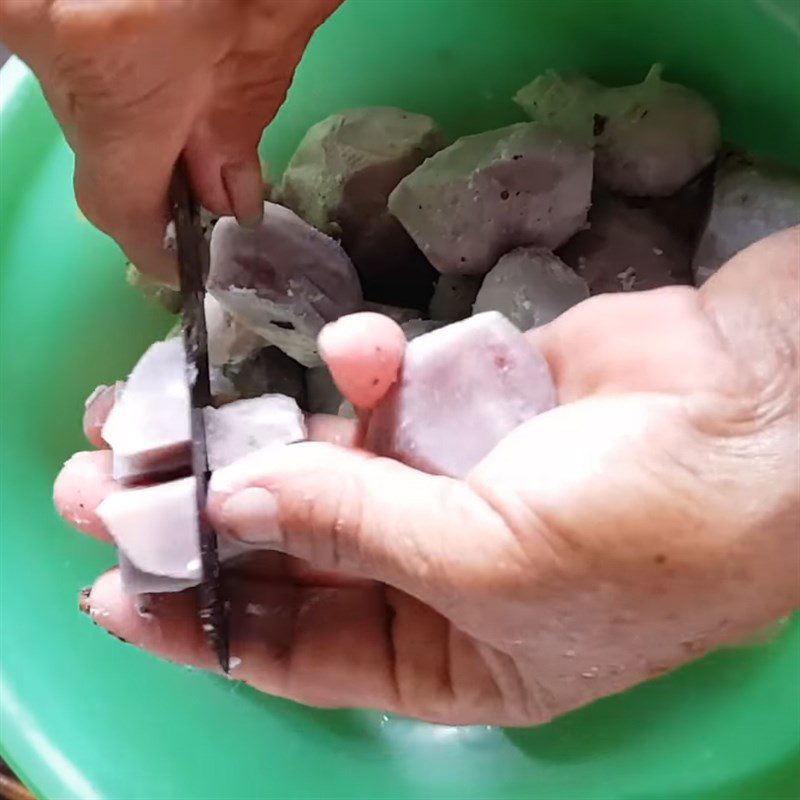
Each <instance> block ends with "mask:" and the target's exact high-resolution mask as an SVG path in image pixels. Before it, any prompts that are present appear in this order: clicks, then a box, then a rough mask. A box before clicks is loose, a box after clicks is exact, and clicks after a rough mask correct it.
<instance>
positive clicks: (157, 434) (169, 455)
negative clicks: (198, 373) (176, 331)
mask: <svg viewBox="0 0 800 800" xmlns="http://www.w3.org/2000/svg"><path fill="white" fill-rule="evenodd" d="M189 408H190V400H189V388H188V383H187V373H186V359H185V356H184V351H183V342H182V341H181V339H180V338H173V339H168V340H167V341H164V342H155V343H154V344H152V345H150V347H149V348H148V349H147V350H146V351H145V353H144V355H143V356H142V357H141V358H140V359H139V361H138V363H137V364H136V366H135V367H134V368H133V371H132V372H131V374H130V377H129V378H128V380H127V381H126V383H125V386H124V388H123V390H122V392H121V394H120V396H119V397H118V398H117V399H116V400H115V403H114V407H113V408H112V409H111V412H110V413H109V415H108V418H107V419H106V422H105V424H104V425H103V431H102V436H103V440H104V441H105V442H106V443H107V444H108V446H109V447H110V448H111V450H112V451H113V475H114V478H115V479H116V480H119V481H122V482H123V483H129V482H134V481H139V480H145V479H147V480H151V479H153V478H156V477H159V476H163V475H167V474H170V473H173V472H175V471H177V470H180V469H182V468H184V467H185V466H187V465H188V463H189V460H190V451H189V439H190V430H189Z"/></svg>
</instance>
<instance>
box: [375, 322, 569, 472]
mask: <svg viewBox="0 0 800 800" xmlns="http://www.w3.org/2000/svg"><path fill="white" fill-rule="evenodd" d="M555 404H556V392H555V387H554V386H553V380H552V378H551V376H550V370H549V368H548V366H547V363H546V362H545V360H544V358H543V357H542V356H541V354H540V353H539V351H538V350H536V348H535V347H534V346H533V345H532V344H531V343H530V342H529V341H528V340H527V339H526V338H525V336H524V335H523V334H522V333H520V332H519V331H518V330H517V328H515V327H514V326H513V325H512V324H511V323H510V322H509V321H508V320H507V319H505V318H504V317H503V316H502V315H501V314H498V313H496V312H488V313H485V314H478V315H477V316H475V317H471V318H470V319H466V320H463V321H462V322H455V323H453V324H452V325H448V326H446V327H444V328H441V329H440V330H437V331H434V332H433V333H429V334H427V335H425V336H419V337H418V338H416V339H414V340H413V341H412V342H410V343H409V345H408V347H407V348H406V353H405V358H404V361H403V370H402V374H401V377H400V379H399V381H398V382H397V383H396V384H395V385H394V386H393V387H392V388H391V389H390V390H389V392H388V394H387V395H386V397H385V398H384V400H383V401H381V403H380V404H379V405H378V407H377V408H376V409H375V410H374V411H373V412H372V414H371V416H370V420H369V423H368V427H367V431H366V435H365V441H364V446H365V448H366V449H368V450H372V451H373V452H375V453H378V454H379V455H384V456H389V457H391V458H396V459H398V460H400V461H403V462H404V463H406V464H408V465H410V466H412V467H415V468H416V469H420V470H423V471H424V472H430V473H433V474H437V475H449V476H452V477H457V478H460V477H464V476H465V475H466V474H467V473H468V472H469V471H470V470H471V469H472V468H473V467H474V466H475V465H476V464H477V463H478V462H479V461H480V460H481V459H482V458H483V457H484V456H486V455H487V454H488V453H489V451H490V450H492V448H493V447H494V446H495V445H496V444H497V443H498V442H499V441H500V440H501V439H502V438H503V437H504V436H506V435H507V434H508V433H510V432H511V431H512V430H514V428H516V427H518V426H519V425H521V424H522V423H523V422H525V421H526V420H528V419H530V418H532V417H534V416H536V415H537V414H540V413H542V412H543V411H547V410H548V409H550V408H552V407H553V406H554V405H555Z"/></svg>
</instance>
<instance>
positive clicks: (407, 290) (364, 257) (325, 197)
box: [280, 107, 445, 308]
mask: <svg viewBox="0 0 800 800" xmlns="http://www.w3.org/2000/svg"><path fill="white" fill-rule="evenodd" d="M444 144H445V140H444V137H443V135H442V134H441V132H440V131H439V129H438V127H437V125H436V123H435V122H434V121H433V120H432V119H431V118H430V117H426V116H424V115H422V114H412V113H410V112H408V111H403V110H402V109H399V108H380V107H375V108H357V109H352V110H350V111H344V112H342V113H341V114H334V115H332V116H330V117H328V118H327V119H324V120H323V121H322V122H319V123H317V124H316V125H314V126H313V127H312V128H311V129H310V130H309V131H308V132H307V133H306V135H305V137H304V138H303V141H302V142H301V143H300V145H299V147H298V148H297V151H296V152H295V154H294V155H293V156H292V159H291V161H290V162H289V166H288V167H287V168H286V172H285V173H284V175H283V182H282V184H281V189H280V196H281V201H282V202H283V203H284V205H286V206H288V207H289V208H291V209H292V210H293V211H296V212H297V213H298V214H299V215H300V216H301V217H303V219H305V220H306V221H307V222H309V223H311V224H312V225H313V226H314V227H315V228H318V229H319V230H321V231H323V232H325V233H327V234H329V235H331V236H334V237H336V238H339V239H340V240H341V242H342V246H343V247H344V249H345V250H346V252H347V253H348V255H349V256H350V258H351V259H352V261H353V264H354V265H355V268H356V270H357V271H358V274H359V278H360V279H361V285H362V287H363V290H364V296H365V297H367V298H368V299H370V300H374V301H378V302H383V303H397V304H402V305H412V306H417V307H418V308H424V306H425V305H426V304H427V301H428V299H429V298H430V295H431V291H432V289H433V283H434V280H435V277H436V272H435V270H434V269H433V268H432V267H431V266H430V264H429V263H428V262H427V260H426V259H425V258H424V256H422V254H421V253H420V252H419V250H418V248H417V247H416V245H415V244H414V243H413V241H412V240H411V239H410V238H409V236H408V234H407V233H406V232H405V230H404V229H403V227H402V226H401V225H400V224H399V223H398V222H397V220H396V219H395V218H394V217H393V216H392V215H391V214H389V212H388V211H387V208H386V200H387V198H388V196H389V193H390V192H391V191H392V189H394V187H395V186H396V185H397V183H398V182H399V181H400V179H401V178H404V177H405V176H406V175H408V173H409V172H411V171H412V170H413V169H414V168H415V167H417V166H418V165H419V164H421V163H422V161H423V160H424V159H425V158H427V157H428V156H430V155H432V154H433V153H435V152H436V151H437V150H439V149H440V148H441V147H443V146H444Z"/></svg>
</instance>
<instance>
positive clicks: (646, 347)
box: [56, 228, 800, 725]
mask: <svg viewBox="0 0 800 800" xmlns="http://www.w3.org/2000/svg"><path fill="white" fill-rule="evenodd" d="M799 253H800V228H795V229H791V230H789V231H784V232H782V233H779V234H777V235H775V236H772V237H770V238H769V239H767V240H765V241H763V242H761V243H759V244H758V245H755V246H753V247H751V248H749V249H748V250H746V251H744V252H743V253H742V254H740V255H739V256H737V257H736V258H734V259H733V260H732V261H731V262H730V263H729V264H728V265H727V266H726V267H725V268H724V269H723V270H721V271H720V272H719V273H718V274H717V275H716V276H715V277H714V278H713V279H712V280H710V281H709V282H708V283H707V284H706V285H705V286H704V287H703V288H702V289H701V290H699V291H696V290H693V289H689V288H685V287H670V288H665V289H659V290H655V291H651V292H646V293H637V294H626V295H607V296H601V297H597V298H593V299H591V300H589V301H586V302H585V303H582V304H581V305H580V306H577V307H575V308H574V309H572V310H571V311H569V312H567V313H566V314H564V315H563V316H562V317H560V318H559V319H558V320H556V321H555V322H553V323H551V324H550V325H548V326H546V327H544V328H541V329H537V330H535V331H532V332H531V333H530V334H529V335H530V336H531V338H532V339H533V340H534V341H535V343H536V344H537V345H538V346H539V347H540V348H541V349H542V352H543V353H544V354H545V356H546V358H547V360H548V362H549V364H550V366H551V369H552V372H553V375H554V378H555V381H556V385H557V388H558V392H559V400H560V403H561V405H560V406H559V407H557V408H555V409H553V410H551V411H549V412H547V413H545V414H542V415H540V416H539V417H536V418H534V419H533V420H531V421H529V422H528V423H526V424H524V425H523V426H521V427H520V428H518V429H517V430H515V431H514V432H513V433H512V434H511V435H509V436H508V437H506V438H505V439H504V440H503V441H502V442H501V443H500V444H499V445H498V446H497V447H496V448H495V449H494V450H493V451H492V452H491V453H490V454H489V455H488V456H487V457H486V458H485V459H484V460H483V461H482V462H481V463H480V464H479V465H478V466H477V467H476V468H475V469H474V470H473V471H472V472H471V473H470V475H469V476H468V477H467V479H466V480H464V481H459V480H454V479H450V478H442V477H437V476H431V475H426V474H423V473H420V472H417V471H415V470H412V469H410V468H408V467H406V466H404V465H402V464H399V463H397V462H394V461H391V460H388V459H383V458H378V457H375V456H372V455H370V454H368V453H365V452H363V451H360V450H358V449H355V448H352V447H347V446H346V445H347V444H348V443H352V441H354V440H355V436H356V433H355V432H354V431H352V430H351V431H350V432H343V431H342V429H341V428H340V427H339V428H337V433H336V436H338V437H340V441H341V444H340V445H338V446H337V445H333V444H330V443H329V442H325V441H323V442H320V441H317V442H309V443H304V444H297V445H292V446H291V447H287V448H285V449H282V450H280V451H278V452H274V451H273V452H263V453H259V454H255V455H254V456H252V457H250V458H248V459H245V460H242V461H241V462H239V463H237V464H235V465H232V466H231V467H229V468H228V469H227V470H222V471H220V472H218V473H216V474H215V476H214V478H213V480H212V489H213V490H214V491H213V492H212V495H211V498H210V501H209V511H210V515H211V518H212V521H213V523H214V524H215V526H216V527H217V528H218V529H219V530H222V531H225V532H226V533H228V534H229V535H233V536H238V537H241V538H243V539H246V540H248V541H250V542H254V543H257V544H260V545H261V546H263V547H264V548H267V549H268V550H269V551H271V552H270V553H268V554H262V555H261V558H263V559H265V562H264V563H262V564H260V565H259V566H258V567H257V569H256V571H252V569H251V571H249V572H248V571H247V568H246V567H244V568H242V569H240V570H238V571H231V572H229V574H228V575H227V577H226V590H227V592H228V597H230V600H231V615H232V626H231V631H232V641H231V652H232V654H233V655H234V656H235V657H236V658H238V659H241V663H239V664H238V666H236V668H235V669H234V671H233V673H232V677H234V678H239V679H242V680H244V681H246V682H247V683H249V684H251V685H253V686H255V687H256V688H258V689H261V690H262V691H265V692H268V693H270V694H276V695H281V696H285V697H289V698H293V699H295V700H298V701H300V702H303V703H309V704H312V705H318V706H356V707H369V708H379V709H383V710H387V711H393V712H397V713H402V714H406V715H410V716H414V717H419V718H422V719H427V720H433V721H438V722H447V723H451V724H464V723H496V724H506V725H526V724H532V723H539V722H543V721H546V720H548V719H550V718H552V717H554V716H557V715H558V714H562V713H564V712H566V711H568V710H570V709H573V708H576V707H578V706H581V705H583V704H585V703H588V702H590V701H591V700H593V699H595V698H598V697H601V696H604V695H608V694H612V693H615V692H618V691H621V690H623V689H625V688H627V687H630V686H632V685H634V684H636V683H638V682H641V681H643V680H646V679H648V678H650V677H653V676H655V675H658V674H660V673H662V672H664V671H666V670H669V669H671V668H673V667H675V666H677V665H679V664H681V663H684V662H686V661H688V660H691V659H693V658H696V657H698V656H699V655H701V654H702V653H704V652H706V651H707V650H709V649H711V648H713V647H715V646H718V645H720V644H722V643H725V642H730V641H735V640H737V639H739V638H741V637H743V636H745V635H747V634H748V633H751V632H753V631H755V630H757V629H758V628H760V627H761V626H763V625H765V624H767V623H769V622H770V621H772V620H774V619H776V618H777V617H779V616H781V615H783V614H786V613H788V612H790V611H791V610H792V609H793V608H795V607H796V606H797V604H798V600H800V597H799V595H800V579H799V578H800V576H798V563H800V559H798V555H799V553H798V544H799V542H798V522H799V521H800V519H799V517H800V511H799V509H798V505H799V504H800V499H799V498H798V485H799V482H800V464H799V463H798V461H799V460H800V458H799V455H798V436H797V430H798V421H799V418H800V409H799V408H798V396H800V392H799V387H798V340H797V337H796V335H795V334H796V328H797V323H798V318H799V316H800V311H799V310H798V292H797V285H798V277H799V276H798V264H800V259H798V254H799ZM365 324H372V323H370V322H369V319H368V318H366V319H365V318H364V317H360V316H359V317H354V318H349V319H346V320H344V321H342V322H340V323H336V324H335V325H334V326H333V327H332V328H330V329H328V331H327V333H326V338H327V340H325V339H323V341H322V342H321V350H322V353H323V355H324V356H325V357H326V359H327V360H328V362H329V364H330V366H331V369H332V371H333V372H334V375H335V376H336V377H337V381H338V382H339V384H340V388H342V389H343V390H344V391H345V393H346V394H348V396H349V397H350V399H351V401H352V402H353V403H354V405H356V406H360V407H361V414H362V416H363V415H365V414H368V413H369V407H370V406H371V405H374V404H375V403H376V402H379V400H378V399H376V397H375V395H374V394H373V395H369V394H368V392H367V388H368V387H369V386H371V385H372V382H371V381H369V380H366V376H369V375H371V374H375V375H377V376H380V375H385V373H386V372H387V371H391V370H394V369H396V368H397V364H398V362H399V359H398V358H397V356H399V351H398V349H397V347H396V345H397V339H396V338H394V337H395V336H396V332H395V331H394V330H393V329H392V328H391V326H389V325H387V323H385V322H381V327H380V329H378V328H377V327H375V328H373V336H372V337H368V336H366V335H365V333H366V332H365V330H364V325H365ZM354 328H355V330H354ZM359 328H360V329H359ZM370 338H371V341H372V342H373V343H381V342H385V343H386V344H387V345H388V350H387V349H386V348H384V351H383V356H384V357H383V360H381V361H378V360H376V359H375V358H374V357H373V355H371V353H372V352H374V350H373V349H367V348H365V347H364V343H365V342H366V341H370ZM348 341H349V342H350V344H348ZM357 347H360V348H361V350H360V351H359V352H358V353H356V348H357ZM392 348H395V349H392ZM386 352H389V353H390V356H389V357H387V356H386ZM392 354H394V355H392ZM348 355H349V357H348ZM356 366H360V369H355V367H356ZM354 376H355V377H354ZM356 379H358V380H356ZM358 381H360V383H359V382H358ZM381 385H384V384H383V381H382V382H381ZM324 422H325V424H326V425H327V424H334V423H333V422H332V421H331V420H327V421H324ZM335 424H336V425H337V426H341V425H344V424H346V423H344V422H343V421H337V422H336V423H335ZM329 432H330V431H328V432H326V433H329ZM317 438H323V439H330V438H335V437H333V436H330V435H322V436H317ZM342 445H345V446H342ZM101 459H102V456H81V457H80V458H79V459H77V460H74V461H71V462H69V463H68V464H67V466H66V467H65V470H64V472H63V473H62V475H61V477H60V478H59V481H58V483H57V486H56V500H57V505H58V506H59V508H60V509H61V511H62V513H63V514H64V515H65V517H66V518H67V519H68V520H69V521H71V522H72V523H73V524H75V523H76V522H77V519H76V517H77V516H78V514H77V513H76V512H77V511H78V505H79V504H78V501H79V500H80V502H82V503H83V508H82V509H81V510H80V515H82V524H81V525H80V526H79V527H82V528H83V529H84V530H87V531H89V532H94V533H97V532H98V531H99V528H98V521H97V519H96V517H94V516H93V508H94V507H95V505H96V504H97V502H98V501H99V500H100V499H102V497H104V496H105V494H106V493H107V492H108V491H115V490H117V489H116V487H114V486H113V484H111V483H110V481H109V477H108V463H107V460H106V463H105V465H103V464H101V463H100V460H101ZM282 554H283V555H282ZM259 570H261V571H259ZM320 571H321V572H320ZM343 574H344V575H347V576H349V577H347V578H343V577H341V576H342V575H343ZM265 575H266V576H267V578H265V577H264V576H265ZM85 606H86V608H87V610H88V611H89V613H90V614H91V615H92V617H93V618H94V620H95V621H96V622H97V623H98V624H100V625H102V626H103V627H104V628H106V629H108V630H109V631H111V632H112V633H114V634H115V635H118V636H121V637H123V638H125V639H126V640H129V641H131V642H132V643H134V644H136V645H137V646H140V647H144V648H145V649H148V650H150V651H151V652H153V653H155V654H157V655H159V656H161V657H164V658H168V659H171V660H174V661H177V662H179V663H183V664H193V665H196V666H199V667H203V668H207V669H214V657H213V654H212V653H211V652H210V651H209V649H208V647H207V645H206V644H205V642H204V641H203V638H202V636H201V632H200V627H199V624H198V621H197V617H196V609H195V606H194V599H193V597H192V595H191V592H189V593H184V594H182V595H173V596H160V597H158V598H153V599H152V601H151V609H150V611H151V614H150V615H147V617H146V618H143V617H142V616H140V615H139V614H137V612H136V609H135V603H134V601H133V599H132V598H130V597H126V596H124V595H123V594H122V593H121V591H120V584H119V578H118V575H117V573H116V571H112V572H110V573H108V574H106V575H104V576H102V577H101V578H100V579H99V580H98V581H97V582H96V583H95V585H94V586H93V587H92V589H91V591H90V593H89V594H88V596H87V597H86V598H85Z"/></svg>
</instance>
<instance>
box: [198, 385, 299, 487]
mask: <svg viewBox="0 0 800 800" xmlns="http://www.w3.org/2000/svg"><path fill="white" fill-rule="evenodd" d="M203 418H204V420H205V427H206V449H207V451H208V466H209V469H211V470H212V471H213V470H215V469H221V468H222V467H226V466H228V464H232V463H233V462H234V461H236V459H238V458H242V457H244V456H246V455H249V454H250V453H254V452H255V451H256V450H261V449H262V448H264V447H269V446H273V445H283V444H289V443H291V442H300V441H303V439H305V438H306V427H305V421H304V418H303V412H302V411H301V410H300V408H299V406H298V405H297V403H296V402H295V401H294V400H293V399H292V398H291V397H286V396H285V395H282V394H267V395H263V396H262V397H253V398H251V399H249V400H237V401H236V402H234V403H228V405H225V406H222V408H210V407H209V408H204V409H203Z"/></svg>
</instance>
